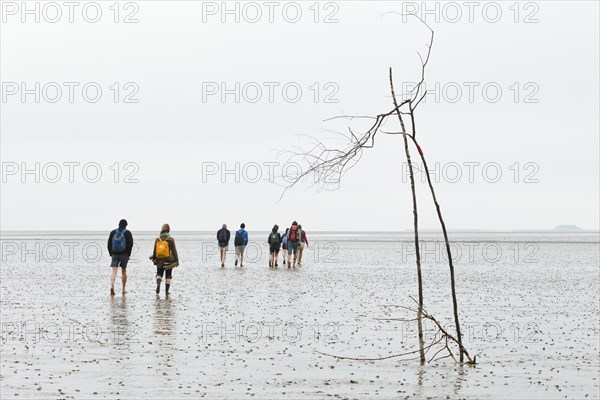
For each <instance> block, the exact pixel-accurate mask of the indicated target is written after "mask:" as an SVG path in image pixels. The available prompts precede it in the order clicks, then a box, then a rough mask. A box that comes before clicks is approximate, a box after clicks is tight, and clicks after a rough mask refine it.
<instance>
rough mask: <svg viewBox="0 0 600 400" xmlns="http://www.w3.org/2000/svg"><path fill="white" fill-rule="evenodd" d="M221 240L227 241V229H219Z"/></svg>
mask: <svg viewBox="0 0 600 400" xmlns="http://www.w3.org/2000/svg"><path fill="white" fill-rule="evenodd" d="M219 242H222V243H225V242H227V231H226V230H225V229H221V230H220V231H219Z"/></svg>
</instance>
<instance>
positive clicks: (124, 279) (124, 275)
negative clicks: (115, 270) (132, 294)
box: [121, 268, 127, 294]
mask: <svg viewBox="0 0 600 400" xmlns="http://www.w3.org/2000/svg"><path fill="white" fill-rule="evenodd" d="M121 282H122V283H123V294H125V285H126V284H127V269H125V268H121Z"/></svg>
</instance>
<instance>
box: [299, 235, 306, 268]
mask: <svg viewBox="0 0 600 400" xmlns="http://www.w3.org/2000/svg"><path fill="white" fill-rule="evenodd" d="M298 230H299V231H300V244H298V265H299V266H301V265H302V253H303V252H304V246H305V245H306V247H308V239H307V237H306V231H305V230H304V229H302V225H298Z"/></svg>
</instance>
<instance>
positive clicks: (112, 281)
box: [110, 267, 118, 296]
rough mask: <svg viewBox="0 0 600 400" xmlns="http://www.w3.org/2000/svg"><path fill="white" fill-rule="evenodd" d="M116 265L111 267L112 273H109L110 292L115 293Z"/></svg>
mask: <svg viewBox="0 0 600 400" xmlns="http://www.w3.org/2000/svg"><path fill="white" fill-rule="evenodd" d="M117 270H118V268H117V267H112V273H111V274H110V294H111V295H112V296H114V295H115V280H117Z"/></svg>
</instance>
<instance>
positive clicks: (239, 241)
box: [217, 221, 308, 268]
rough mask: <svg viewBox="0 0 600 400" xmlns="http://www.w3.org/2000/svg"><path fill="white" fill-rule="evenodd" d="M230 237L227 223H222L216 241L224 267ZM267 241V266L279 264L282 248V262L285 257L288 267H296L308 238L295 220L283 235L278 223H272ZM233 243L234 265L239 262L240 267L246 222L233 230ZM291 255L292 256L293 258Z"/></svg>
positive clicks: (246, 239)
mask: <svg viewBox="0 0 600 400" xmlns="http://www.w3.org/2000/svg"><path fill="white" fill-rule="evenodd" d="M230 239H231V232H230V231H229V229H227V224H223V227H222V228H221V229H219V230H218V231H217V242H218V243H219V250H220V253H221V267H223V268H224V267H225V259H226V257H227V251H228V250H229V241H230ZM267 243H268V244H269V268H277V267H278V266H279V263H278V262H277V260H278V259H279V252H280V251H281V250H283V256H282V260H283V264H284V265H285V261H286V257H287V264H288V268H292V267H293V268H296V265H298V266H301V265H302V251H303V250H304V246H308V238H307V236H306V231H304V230H303V229H302V225H298V223H297V222H296V221H294V222H292V226H291V227H289V228H287V229H286V230H285V233H284V234H283V235H282V234H281V233H279V225H274V226H273V229H271V233H270V234H269V237H268V238H267ZM233 245H234V247H235V263H234V265H235V266H237V265H238V262H239V263H240V268H241V267H243V266H244V250H245V249H246V246H247V245H248V232H247V231H246V224H244V223H242V224H241V225H240V229H238V230H237V231H236V232H235V236H234V239H233ZM292 255H293V256H294V258H293V259H292Z"/></svg>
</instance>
